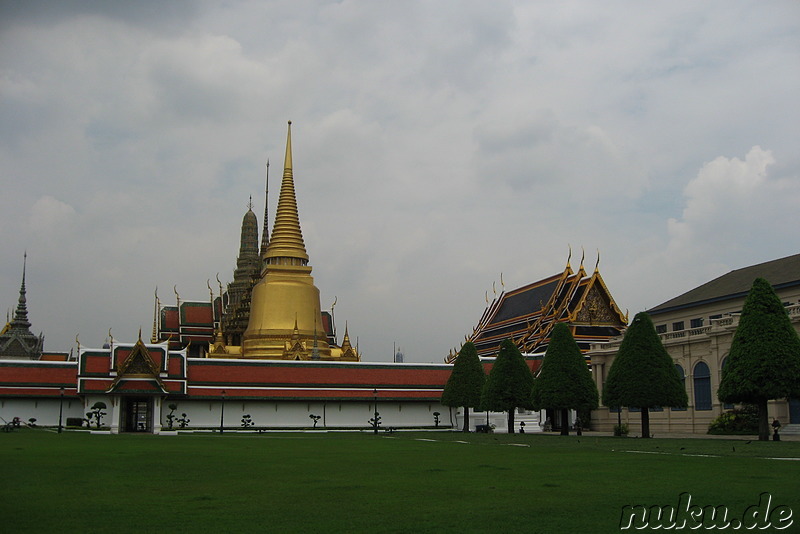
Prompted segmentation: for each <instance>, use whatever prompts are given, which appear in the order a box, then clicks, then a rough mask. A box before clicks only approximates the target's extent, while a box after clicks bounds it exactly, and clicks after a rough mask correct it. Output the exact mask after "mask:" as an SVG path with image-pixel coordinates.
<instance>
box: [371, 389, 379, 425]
mask: <svg viewBox="0 0 800 534" xmlns="http://www.w3.org/2000/svg"><path fill="white" fill-rule="evenodd" d="M372 397H373V401H374V402H375V415H374V418H373V419H372V432H373V433H375V434H377V433H378V389H377V388H375V389H373V390H372Z"/></svg>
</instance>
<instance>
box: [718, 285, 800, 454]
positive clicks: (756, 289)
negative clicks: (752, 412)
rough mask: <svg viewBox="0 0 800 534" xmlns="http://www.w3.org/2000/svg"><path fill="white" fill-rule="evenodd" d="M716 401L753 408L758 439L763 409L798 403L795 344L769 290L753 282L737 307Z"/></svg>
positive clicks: (765, 425)
mask: <svg viewBox="0 0 800 534" xmlns="http://www.w3.org/2000/svg"><path fill="white" fill-rule="evenodd" d="M717 396H718V397H719V400H721V401H722V402H731V403H734V402H746V403H751V404H755V405H756V406H758V439H759V440H762V441H765V440H768V439H769V417H768V413H767V403H768V402H769V400H770V399H781V398H786V397H800V338H798V335H797V331H796V330H795V329H794V328H793V327H792V323H791V321H790V320H789V316H788V314H787V313H786V308H784V306H783V304H782V303H781V300H780V298H778V295H777V294H776V293H775V290H774V289H773V288H772V285H771V284H770V283H769V282H768V281H767V280H765V279H763V278H757V279H756V280H755V281H754V282H753V286H752V287H751V288H750V292H749V293H748V294H747V298H746V299H745V301H744V306H743V307H742V315H741V317H740V318H739V325H738V326H737V327H736V332H735V333H734V335H733V341H732V342H731V350H730V353H729V354H728V359H727V361H726V364H725V367H724V368H723V369H722V380H721V381H720V385H719V390H718V391H717Z"/></svg>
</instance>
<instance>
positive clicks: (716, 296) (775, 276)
mask: <svg viewBox="0 0 800 534" xmlns="http://www.w3.org/2000/svg"><path fill="white" fill-rule="evenodd" d="M756 278H764V279H766V280H767V281H768V282H769V283H770V284H772V286H773V287H774V288H775V289H782V288H786V287H792V286H797V285H800V254H795V255H793V256H787V257H785V258H780V259H777V260H772V261H768V262H764V263H759V264H757V265H751V266H749V267H743V268H741V269H736V270H733V271H731V272H729V273H728V274H723V275H722V276H720V277H719V278H715V279H714V280H711V281H710V282H706V283H705V284H703V285H701V286H699V287H696V288H694V289H692V290H691V291H687V292H686V293H684V294H683V295H679V296H677V297H675V298H673V299H670V300H668V301H666V302H664V303H663V304H659V305H658V306H655V307H654V308H650V309H649V310H647V313H649V314H650V315H658V314H660V313H666V312H670V311H673V310H678V309H681V308H688V307H690V306H698V305H701V304H709V303H712V302H721V301H725V300H730V299H735V298H741V297H743V296H745V295H747V293H748V291H750V287H751V286H752V285H753V281H754V280H755V279H756Z"/></svg>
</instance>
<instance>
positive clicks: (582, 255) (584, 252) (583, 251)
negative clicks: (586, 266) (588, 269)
mask: <svg viewBox="0 0 800 534" xmlns="http://www.w3.org/2000/svg"><path fill="white" fill-rule="evenodd" d="M585 257H586V251H585V250H584V249H583V245H581V266H580V267H578V270H579V271H582V270H583V259H584V258H585Z"/></svg>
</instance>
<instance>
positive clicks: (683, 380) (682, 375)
mask: <svg viewBox="0 0 800 534" xmlns="http://www.w3.org/2000/svg"><path fill="white" fill-rule="evenodd" d="M675 371H676V372H677V373H678V377H679V378H680V379H681V385H682V386H683V389H684V390H686V373H684V372H683V366H682V365H681V364H679V363H676V364H675ZM685 410H686V408H672V411H674V412H682V411H685Z"/></svg>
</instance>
